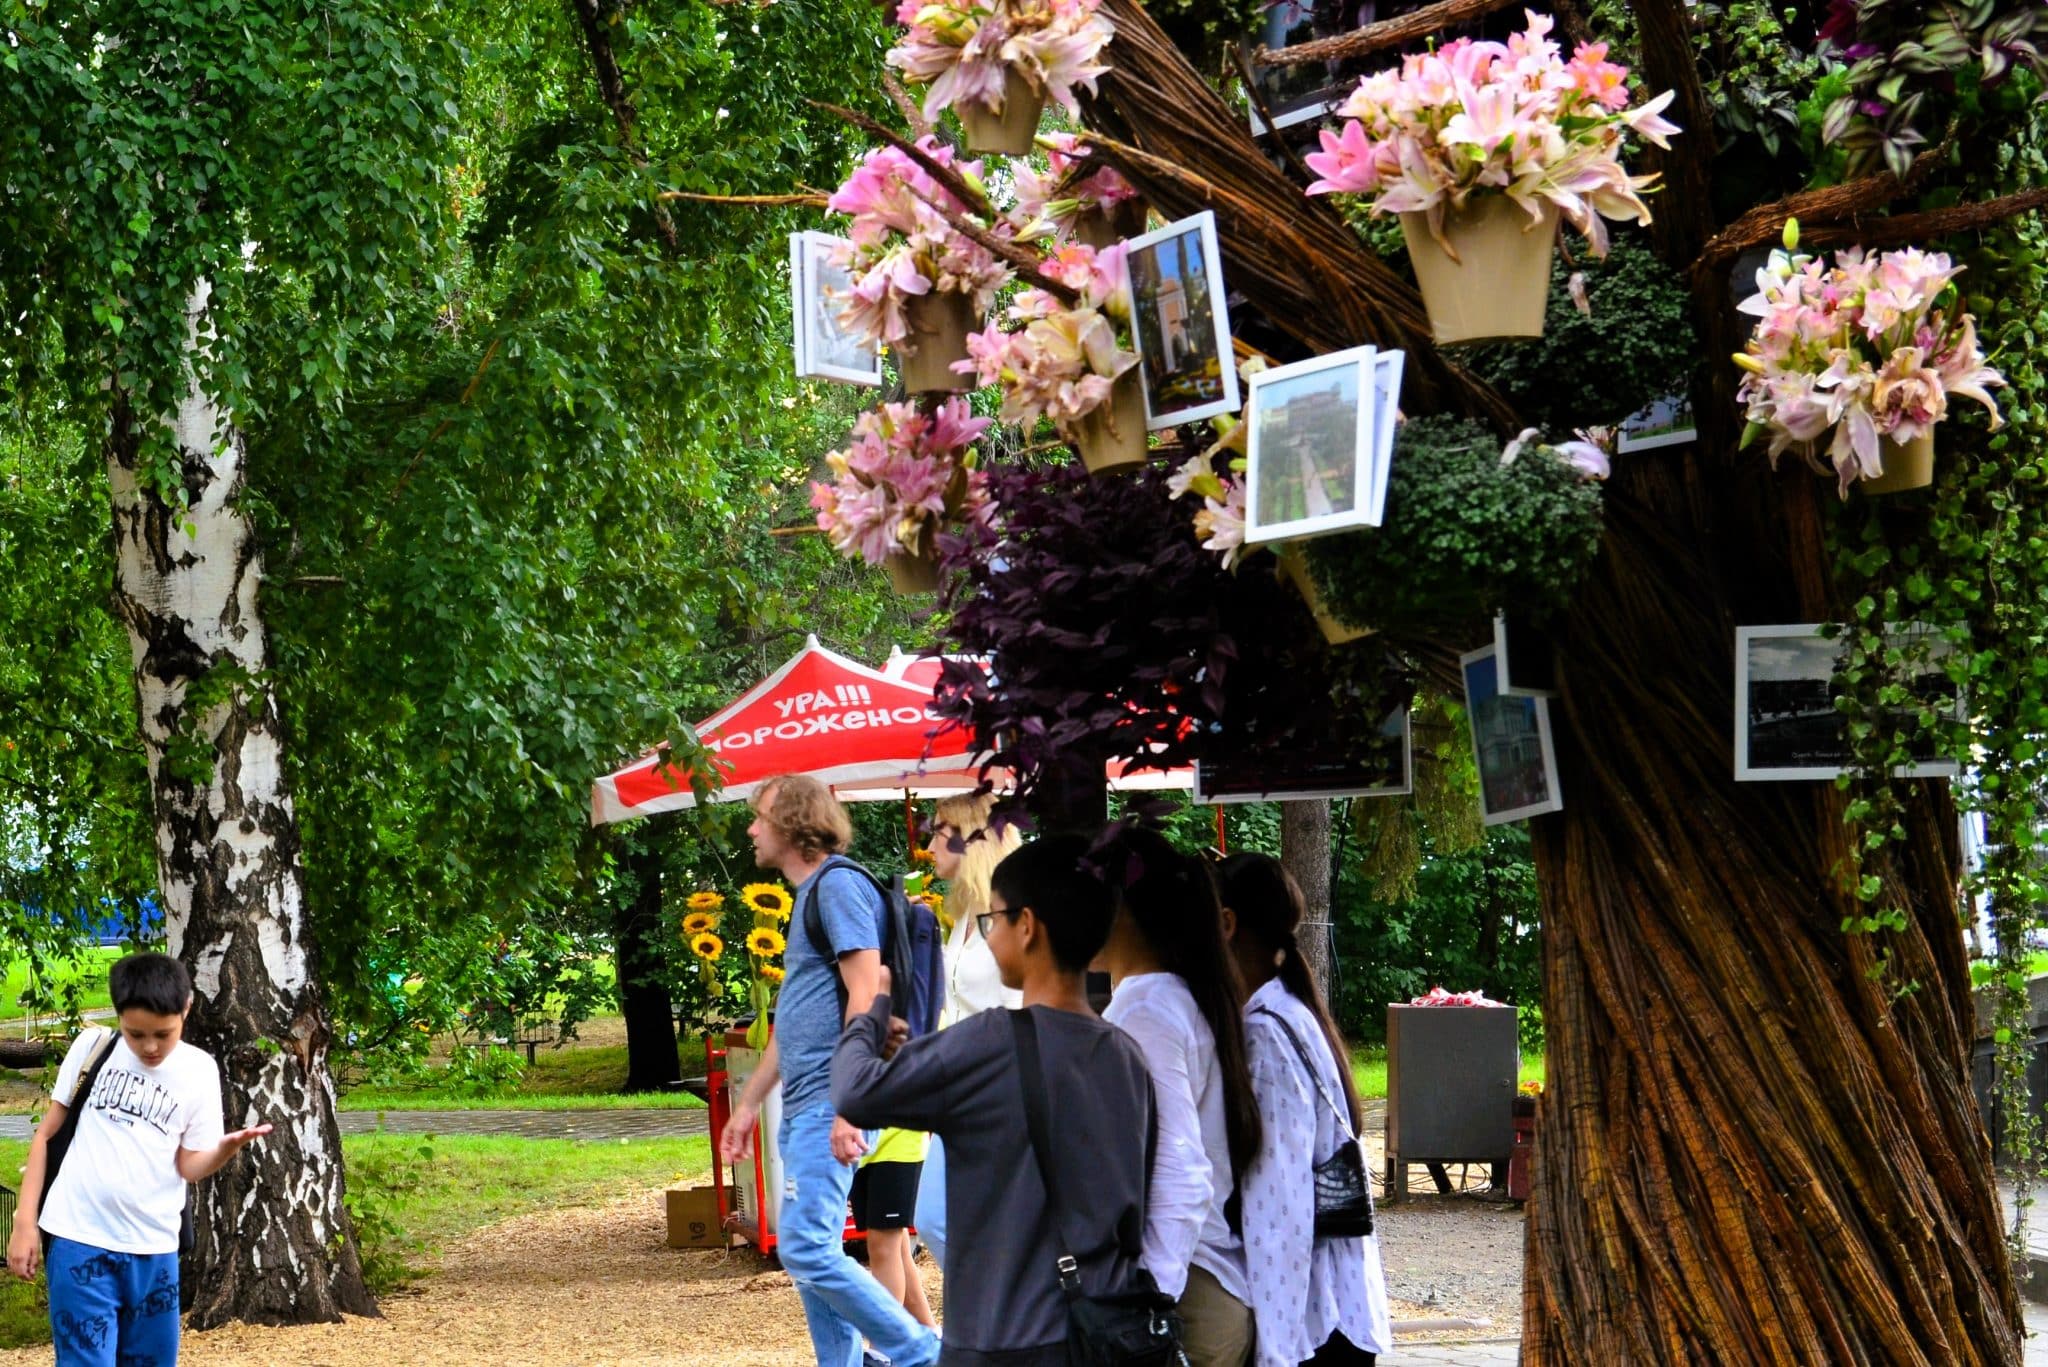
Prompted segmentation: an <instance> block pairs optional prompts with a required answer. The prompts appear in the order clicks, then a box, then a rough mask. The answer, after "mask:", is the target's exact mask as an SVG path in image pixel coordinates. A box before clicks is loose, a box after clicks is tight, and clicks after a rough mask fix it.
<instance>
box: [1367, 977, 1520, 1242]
mask: <svg viewBox="0 0 2048 1367" xmlns="http://www.w3.org/2000/svg"><path fill="white" fill-rule="evenodd" d="M1521 1066H1522V1055H1521V1046H1520V1039H1519V1035H1518V1032H1517V1029H1516V1012H1515V1011H1514V1009H1513V1008H1512V1007H1507V1006H1400V1005H1391V1004H1390V1005H1389V1006H1388V1007H1387V1174H1386V1182H1387V1199H1388V1200H1389V1201H1399V1200H1401V1199H1403V1198H1404V1197H1406V1196H1407V1194H1408V1165H1409V1164H1411V1163H1428V1164H1435V1165H1441V1164H1444V1163H1493V1164H1499V1165H1502V1171H1503V1174H1504V1173H1505V1165H1506V1163H1507V1162H1508V1159H1509V1158H1510V1156H1511V1155H1512V1154H1513V1153H1514V1148H1515V1116H1514V1100H1515V1080H1516V1077H1517V1075H1518V1074H1519V1073H1520V1071H1521ZM1440 1180H1441V1178H1440Z"/></svg>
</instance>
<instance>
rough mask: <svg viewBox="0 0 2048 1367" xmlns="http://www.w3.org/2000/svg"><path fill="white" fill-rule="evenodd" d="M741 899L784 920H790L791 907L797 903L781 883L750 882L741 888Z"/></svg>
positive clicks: (755, 908)
mask: <svg viewBox="0 0 2048 1367" xmlns="http://www.w3.org/2000/svg"><path fill="white" fill-rule="evenodd" d="M740 900H741V901H742V902H745V903H746V904H747V905H748V906H750V907H752V908H753V909H754V910H755V911H758V912H764V913H766V914H767V915H769V916H773V917H774V918H775V919H776V920H778V921H783V922H787V921H788V920H789V912H790V908H791V907H793V906H795V905H796V904H795V903H794V902H792V901H790V899H789V890H788V889H786V888H784V887H783V886H782V884H780V883H749V884H747V885H746V886H745V887H744V888H741V889H740Z"/></svg>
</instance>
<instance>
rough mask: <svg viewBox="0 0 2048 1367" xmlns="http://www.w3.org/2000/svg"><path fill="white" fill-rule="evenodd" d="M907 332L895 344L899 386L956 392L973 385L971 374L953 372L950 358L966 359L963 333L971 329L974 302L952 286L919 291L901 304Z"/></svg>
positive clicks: (923, 391) (921, 391)
mask: <svg viewBox="0 0 2048 1367" xmlns="http://www.w3.org/2000/svg"><path fill="white" fill-rule="evenodd" d="M903 313H904V317H905V318H907V319H908V320H909V322H910V335H909V336H907V337H905V338H904V339H903V340H902V341H901V342H898V343H897V344H896V353H897V359H896V366H897V369H898V370H899V371H900V372H902V375H903V388H904V389H905V390H907V391H908V392H910V393H912V394H932V393H945V394H958V393H961V392H962V391H965V390H969V389H972V388H974V377H973V376H972V375H960V374H956V373H955V372H954V370H953V362H955V361H964V360H966V359H967V334H968V333H970V332H972V331H974V303H973V301H972V300H970V299H969V298H968V297H967V296H966V295H964V294H960V293H957V292H956V291H953V290H933V291H932V292H931V293H929V294H920V295H918V296H917V297H916V298H915V299H912V300H911V301H910V302H909V303H908V304H905V305H904V306H903Z"/></svg>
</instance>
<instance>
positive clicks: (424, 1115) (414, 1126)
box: [0, 1109, 711, 1139]
mask: <svg viewBox="0 0 2048 1367" xmlns="http://www.w3.org/2000/svg"><path fill="white" fill-rule="evenodd" d="M710 1120H711V1112H710V1111H708V1110H703V1109H690V1110H620V1111H343V1112H342V1113H341V1132H342V1133H343V1134H371V1133H374V1132H375V1131H376V1130H377V1129H379V1128H380V1127H381V1128H382V1129H383V1130H384V1131H385V1132H386V1133H387V1134H475V1135H518V1136H521V1137H523V1138H526V1139H675V1138H680V1137H687V1136H690V1135H701V1134H706V1133H709V1131H710ZM34 1124H35V1122H34V1119H33V1118H32V1117H30V1116H25V1115H0V1139H27V1138H28V1137H29V1135H30V1133H31V1132H32V1131H33V1128H34Z"/></svg>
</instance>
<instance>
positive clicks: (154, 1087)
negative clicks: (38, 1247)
mask: <svg viewBox="0 0 2048 1367" xmlns="http://www.w3.org/2000/svg"><path fill="white" fill-rule="evenodd" d="M107 1033H108V1032H107V1031H105V1030H87V1031H83V1032H81V1033H80V1035H79V1037H78V1038H77V1039H75V1040H73V1041H72V1042H71V1050H70V1052H69V1053H67V1054H65V1055H64V1065H63V1067H61V1068H59V1069H58V1070H57V1086H56V1088H55V1089H54V1090H53V1091H52V1092H51V1098H52V1100H56V1101H61V1102H63V1103H64V1104H65V1105H66V1106H67V1107H68V1106H70V1105H72V1104H73V1103H75V1102H76V1101H77V1095H76V1093H77V1091H78V1084H79V1082H80V1081H82V1080H83V1076H84V1073H85V1070H86V1067H87V1066H88V1065H89V1064H90V1063H91V1062H92V1056H93V1054H94V1053H95V1052H97V1051H98V1049H99V1047H100V1045H101V1044H102V1043H103V1042H104V1041H105V1039H106V1037H107ZM220 1110H221V1106H220V1069H219V1068H218V1067H216V1066H215V1065H214V1062H213V1055H211V1054H209V1053H207V1052H206V1051H205V1050H204V1049H200V1048H197V1047H196V1046H194V1045H190V1044H176V1045H173V1046H172V1047H171V1052H170V1053H168V1054H166V1055H164V1061H163V1062H162V1063H159V1064H158V1065H157V1066H156V1067H154V1068H151V1067H148V1066H146V1065H145V1064H144V1063H143V1062H142V1060H141V1059H139V1058H137V1057H135V1051H134V1050H132V1049H130V1048H129V1047H128V1041H127V1040H125V1039H123V1040H120V1041H119V1042H117V1043H116V1044H115V1045H114V1051H113V1052H112V1053H111V1054H108V1055H107V1061H106V1063H105V1065H104V1066H102V1067H101V1069H100V1075H99V1077H98V1078H97V1079H96V1080H95V1081H94V1083H93V1087H92V1095H91V1096H89V1097H87V1098H86V1099H85V1109H84V1110H83V1111H82V1112H81V1113H80V1114H79V1117H78V1129H77V1131H76V1132H75V1133H74V1134H73V1135H72V1139H71V1150H70V1152H69V1153H68V1154H66V1155H65V1158H64V1166H63V1167H62V1168H60V1169H58V1172H57V1180H56V1181H55V1182H53V1183H51V1184H50V1189H49V1191H48V1192H47V1193H46V1194H45V1196H44V1199H43V1207H42V1211H41V1212H40V1218H39V1219H38V1220H37V1223H38V1224H40V1225H41V1226H42V1227H43V1229H45V1230H46V1231H48V1232H49V1233H51V1234H54V1235H56V1236H57V1237H58V1238H60V1239H70V1240H71V1241H73V1242H74V1243H81V1244H91V1245H92V1246H93V1247H94V1248H103V1249H107V1250H109V1251H111V1252H114V1253H176V1252H177V1251H178V1226H179V1224H180V1222H181V1221H182V1220H183V1218H184V1214H185V1179H184V1178H182V1177H180V1176H179V1175H178V1166H177V1160H178V1150H179V1149H181V1148H186V1149H210V1148H212V1147H213V1146H214V1145H216V1144H218V1143H220V1138H221V1114H220Z"/></svg>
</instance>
